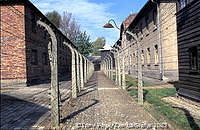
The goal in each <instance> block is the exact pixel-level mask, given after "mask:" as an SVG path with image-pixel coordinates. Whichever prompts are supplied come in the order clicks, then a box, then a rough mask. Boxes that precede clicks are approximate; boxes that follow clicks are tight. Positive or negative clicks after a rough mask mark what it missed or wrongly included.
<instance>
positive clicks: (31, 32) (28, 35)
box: [0, 0, 76, 85]
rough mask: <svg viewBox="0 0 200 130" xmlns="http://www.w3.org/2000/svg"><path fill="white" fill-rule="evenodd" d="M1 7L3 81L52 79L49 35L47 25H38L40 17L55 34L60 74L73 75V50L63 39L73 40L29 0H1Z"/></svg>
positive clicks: (23, 81)
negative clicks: (71, 50)
mask: <svg viewBox="0 0 200 130" xmlns="http://www.w3.org/2000/svg"><path fill="white" fill-rule="evenodd" d="M0 6H1V8H0V12H1V21H0V22H1V24H0V25H1V33H0V36H1V83H2V84H15V83H25V84H27V85H30V84H34V83H39V82H44V81H48V80H49V79H50V64H49V59H48V42H49V40H50V38H49V35H48V33H47V32H46V31H45V29H44V28H42V27H39V26H37V24H36V22H37V20H39V19H42V21H45V22H46V23H47V24H49V25H50V26H51V28H52V29H53V30H54V33H55V34H56V37H57V42H58V62H59V63H58V64H59V65H58V71H59V77H63V76H68V77H70V73H71V65H70V64H71V52H70V50H69V48H68V47H66V46H64V44H63V41H66V42H68V43H71V42H70V41H69V39H67V38H66V37H65V36H64V35H63V34H62V32H61V31H60V30H58V29H57V28H56V27H55V26H54V25H53V24H52V23H51V22H50V21H49V20H48V19H47V18H46V17H45V16H44V15H43V14H42V13H41V12H40V11H39V10H38V9H37V8H36V7H35V6H34V5H33V4H32V3H31V2H29V1H28V0H17V1H16V0H1V1H0ZM71 45H72V46H73V47H74V48H76V47H75V46H74V45H73V44H72V43H71Z"/></svg>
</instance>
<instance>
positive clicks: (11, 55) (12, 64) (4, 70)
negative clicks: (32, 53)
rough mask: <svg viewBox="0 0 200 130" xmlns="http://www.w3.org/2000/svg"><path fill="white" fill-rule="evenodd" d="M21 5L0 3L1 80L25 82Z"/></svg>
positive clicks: (4, 81)
mask: <svg viewBox="0 0 200 130" xmlns="http://www.w3.org/2000/svg"><path fill="white" fill-rule="evenodd" d="M18 11H20V12H22V13H24V6H23V5H15V6H6V5H1V8H0V12H1V18H0V19H1V21H0V22H1V23H0V25H1V33H0V37H1V80H2V83H9V82H26V54H25V49H26V47H25V35H24V28H25V27H24V16H23V15H22V14H21V13H19V12H18Z"/></svg>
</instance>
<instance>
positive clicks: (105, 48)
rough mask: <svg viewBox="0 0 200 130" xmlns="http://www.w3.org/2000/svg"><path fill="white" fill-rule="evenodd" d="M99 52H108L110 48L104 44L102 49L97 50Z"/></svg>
mask: <svg viewBox="0 0 200 130" xmlns="http://www.w3.org/2000/svg"><path fill="white" fill-rule="evenodd" d="M99 50H100V51H109V50H112V47H111V46H110V45H108V44H105V45H104V47H103V48H102V49H99Z"/></svg>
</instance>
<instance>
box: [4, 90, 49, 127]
mask: <svg viewBox="0 0 200 130" xmlns="http://www.w3.org/2000/svg"><path fill="white" fill-rule="evenodd" d="M0 108H1V109H0V113H1V122H0V128H1V129H14V128H30V127H31V126H33V125H34V124H35V123H36V122H37V121H38V120H39V119H40V117H41V116H42V115H44V114H45V113H46V112H48V111H49V109H48V108H46V107H43V106H40V105H39V104H36V103H33V102H29V101H25V100H22V99H18V98H16V97H12V96H8V95H5V94H1V106H0Z"/></svg>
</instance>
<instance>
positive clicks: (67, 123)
mask: <svg viewBox="0 0 200 130" xmlns="http://www.w3.org/2000/svg"><path fill="white" fill-rule="evenodd" d="M64 107H65V108H67V109H65V110H64V113H63V115H66V116H64V118H63V120H62V123H63V127H64V129H77V128H84V127H87V128H86V129H88V128H94V129H99V128H102V129H105V128H107V129H109V128H119V129H127V125H129V127H130V128H131V125H132V126H133V125H134V123H145V122H146V123H156V121H155V119H154V118H153V117H152V116H151V115H150V114H149V113H147V112H146V111H144V110H143V108H141V107H140V106H139V105H138V104H137V103H136V102H135V101H134V100H132V98H131V97H130V96H129V95H128V94H127V93H126V92H125V91H124V90H122V89H121V88H119V87H117V86H115V85H114V83H113V81H111V80H109V79H108V78H107V77H105V75H104V74H103V73H101V72H95V73H94V74H93V76H92V78H91V79H90V81H89V82H88V84H87V87H85V89H84V90H83V91H82V92H81V93H80V96H79V97H78V98H77V99H76V100H73V101H70V102H69V103H67V104H65V106H64ZM131 123H132V124H131ZM113 124H114V125H113ZM119 125H121V126H119ZM135 125H136V124H135ZM138 126H139V125H138Z"/></svg>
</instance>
